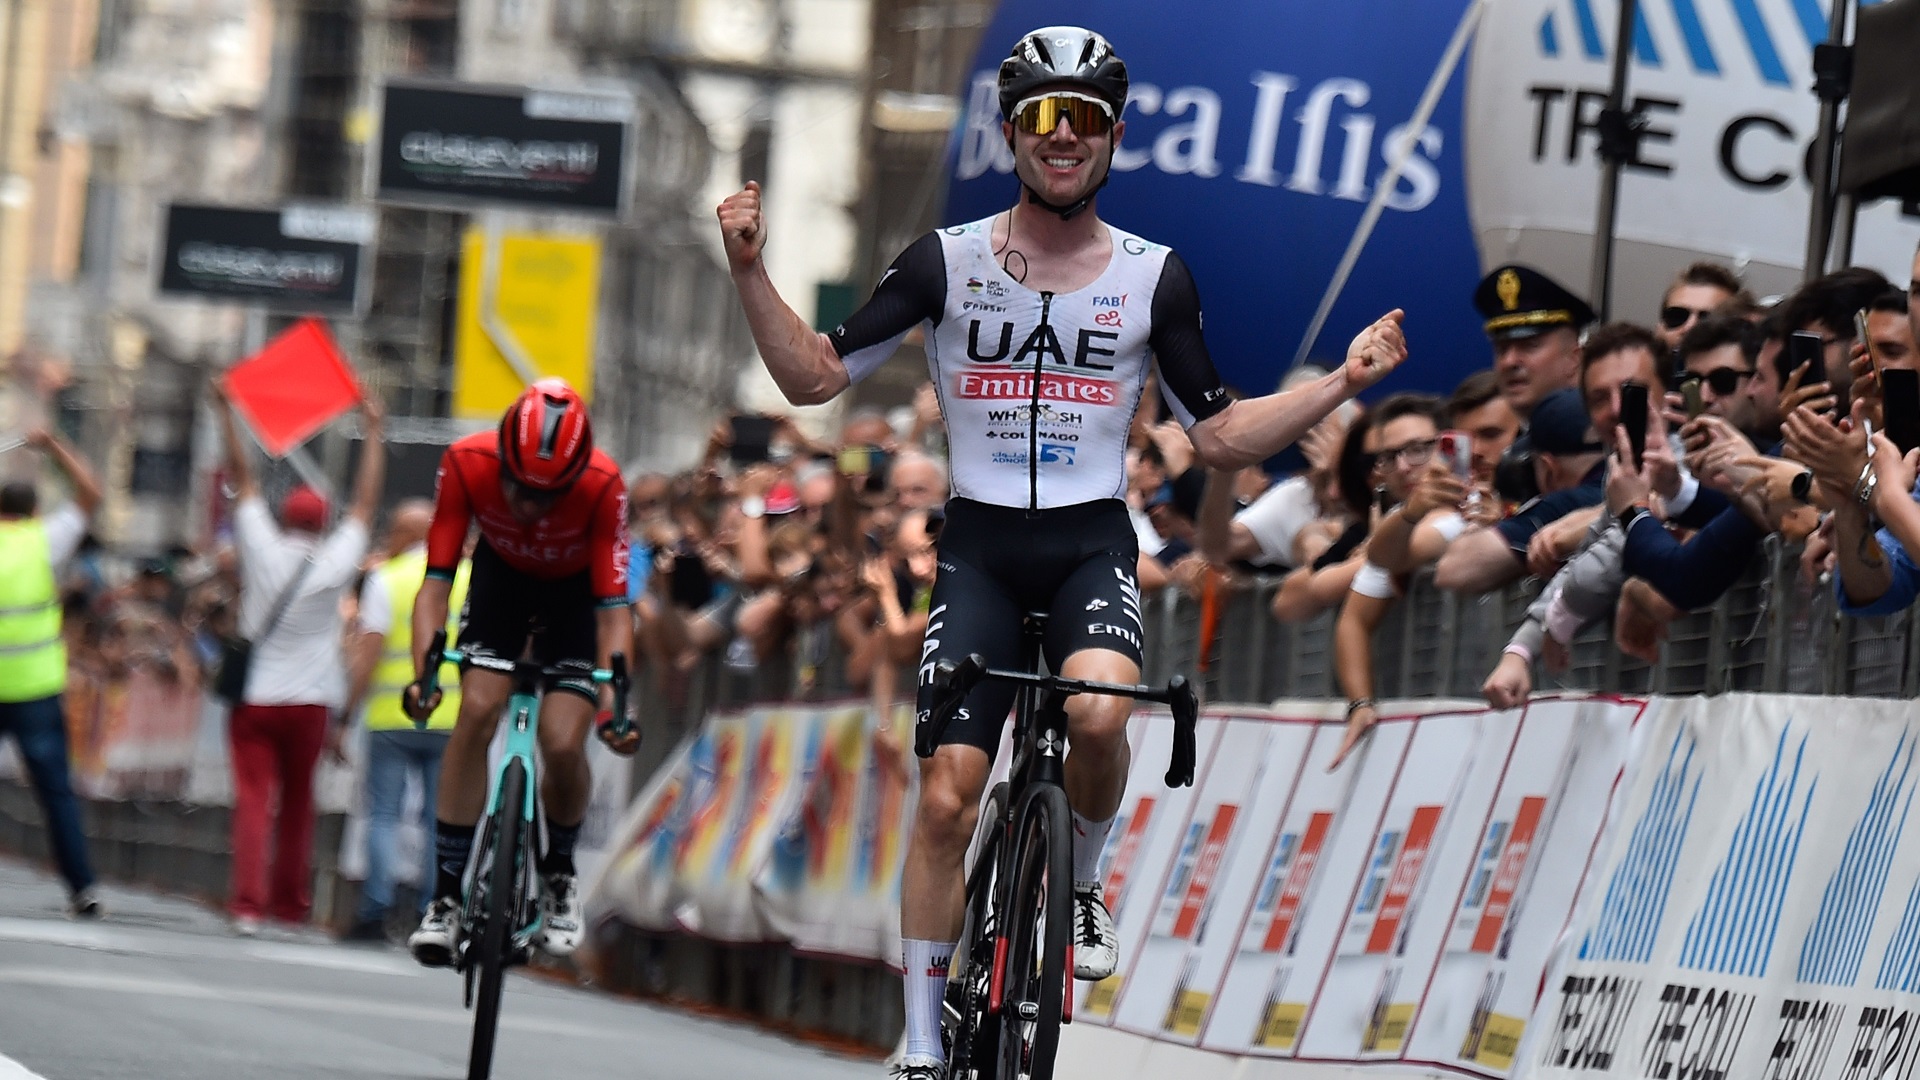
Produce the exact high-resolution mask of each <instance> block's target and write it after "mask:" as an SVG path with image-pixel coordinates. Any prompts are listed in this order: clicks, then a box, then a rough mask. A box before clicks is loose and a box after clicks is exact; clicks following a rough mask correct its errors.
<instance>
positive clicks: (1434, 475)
mask: <svg viewBox="0 0 1920 1080" xmlns="http://www.w3.org/2000/svg"><path fill="white" fill-rule="evenodd" d="M1466 500H1467V486H1466V485H1465V484H1464V483H1462V482H1461V481H1460V478H1459V477H1456V476H1454V475H1453V472H1452V470H1450V469H1448V468H1447V466H1446V463H1445V462H1440V461H1436V462H1434V463H1432V464H1431V465H1430V466H1428V468H1427V473H1426V475H1425V476H1423V477H1421V478H1420V483H1419V484H1418V485H1416V486H1415V487H1414V489H1413V492H1412V493H1411V494H1409V495H1408V496H1407V501H1406V502H1404V503H1402V504H1401V505H1400V506H1399V507H1398V508H1396V509H1395V510H1394V511H1393V512H1392V513H1390V514H1388V515H1387V516H1386V517H1384V518H1381V519H1380V524H1379V525H1378V526H1376V527H1375V528H1374V530H1373V535H1372V536H1369V537H1368V538H1367V558H1369V559H1371V560H1372V561H1373V564H1374V565H1375V566H1378V567H1379V568H1380V569H1382V570H1385V571H1386V572H1387V573H1389V574H1409V573H1412V572H1413V571H1415V570H1417V569H1419V568H1420V567H1422V566H1425V565H1426V564H1428V563H1430V562H1432V561H1433V560H1435V559H1437V558H1439V557H1440V556H1441V555H1442V554H1443V553H1445V551H1446V550H1447V543H1448V540H1447V536H1446V534H1444V533H1442V532H1441V531H1440V530H1439V529H1436V528H1434V527H1433V525H1432V524H1431V523H1429V522H1428V521H1427V519H1428V517H1429V516H1431V515H1432V514H1433V513H1434V512H1435V511H1438V510H1442V509H1444V508H1447V507H1455V506H1460V505H1462V504H1464V503H1465V502H1466Z"/></svg>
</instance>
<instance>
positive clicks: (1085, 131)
mask: <svg viewBox="0 0 1920 1080" xmlns="http://www.w3.org/2000/svg"><path fill="white" fill-rule="evenodd" d="M1012 119H1013V126H1014V127H1016V128H1019V129H1020V130H1021V131H1024V132H1026V133H1027V134H1029V135H1051V134H1053V129H1054V128H1057V127H1059V126H1060V121H1061V120H1065V121H1067V123H1069V124H1071V125H1072V126H1073V133H1074V134H1075V135H1105V134H1106V133H1107V132H1109V131H1112V130H1113V107H1112V106H1111V105H1108V104H1107V103H1106V102H1104V101H1101V100H1100V99H1099V98H1096V97H1088V96H1087V95H1085V94H1075V93H1072V92H1069V91H1062V92H1060V93H1054V94H1047V95H1045V96H1042V97H1030V98H1027V99H1026V100H1025V101H1022V102H1020V103H1019V104H1017V105H1015V106H1014V107H1013V117H1012Z"/></svg>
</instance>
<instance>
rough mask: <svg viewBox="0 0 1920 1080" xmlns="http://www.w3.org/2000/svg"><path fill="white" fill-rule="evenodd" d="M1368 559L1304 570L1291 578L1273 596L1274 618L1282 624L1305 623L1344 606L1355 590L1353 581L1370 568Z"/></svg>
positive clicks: (1289, 576)
mask: <svg viewBox="0 0 1920 1080" xmlns="http://www.w3.org/2000/svg"><path fill="white" fill-rule="evenodd" d="M1366 561H1367V559H1366V556H1365V555H1355V556H1353V557H1352V558H1350V559H1348V560H1346V561H1345V562H1340V563H1335V564H1334V565H1332V566H1326V567H1322V568H1320V569H1318V570H1314V569H1311V568H1302V569H1299V570H1295V571H1294V572H1293V573H1291V574H1288V575H1287V577H1286V580H1285V581H1283V582H1281V583H1280V591H1279V592H1276V593H1274V594H1273V617H1274V618H1276V619H1279V620H1280V621H1281V622H1305V621H1307V620H1308V619H1311V618H1313V617H1314V616H1316V615H1318V614H1320V613H1321V612H1323V611H1326V610H1328V609H1330V608H1332V607H1333V606H1334V605H1336V604H1338V603H1340V601H1341V600H1342V599H1344V598H1345V597H1346V595H1347V592H1348V591H1349V590H1350V589H1352V588H1353V579H1354V577H1355V576H1356V575H1357V574H1359V573H1360V568H1361V567H1362V566H1364V565H1366Z"/></svg>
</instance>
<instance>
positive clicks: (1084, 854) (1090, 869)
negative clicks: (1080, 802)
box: [1073, 810, 1113, 885]
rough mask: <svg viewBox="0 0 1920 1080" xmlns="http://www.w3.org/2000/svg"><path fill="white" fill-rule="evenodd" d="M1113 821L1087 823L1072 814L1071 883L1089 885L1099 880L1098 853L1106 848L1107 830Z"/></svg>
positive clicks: (1109, 819)
mask: <svg viewBox="0 0 1920 1080" xmlns="http://www.w3.org/2000/svg"><path fill="white" fill-rule="evenodd" d="M1111 828H1113V819H1112V818H1108V819H1107V820H1105V821H1088V820H1087V819H1086V818H1083V817H1081V816H1080V811H1078V810H1075V811H1074V812H1073V883H1074V884H1075V885H1089V884H1093V883H1095V882H1098V881H1099V880H1100V852H1101V851H1103V850H1105V849H1106V846H1107V830H1109V829H1111Z"/></svg>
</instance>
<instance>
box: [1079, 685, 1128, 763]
mask: <svg viewBox="0 0 1920 1080" xmlns="http://www.w3.org/2000/svg"><path fill="white" fill-rule="evenodd" d="M1073 706H1079V707H1078V708H1074V707H1073ZM1132 713H1133V708H1132V702H1130V701H1128V700H1126V699H1125V698H1113V697H1084V698H1076V699H1075V700H1074V701H1073V702H1071V703H1070V705H1069V708H1068V712H1067V740H1068V744H1069V745H1070V746H1071V747H1072V748H1073V749H1074V750H1078V751H1084V752H1090V753H1094V754H1099V755H1103V756H1111V755H1115V754H1118V753H1120V752H1121V750H1122V749H1123V748H1124V747H1125V746H1126V744H1127V719H1128V717H1129V716H1131V715H1132Z"/></svg>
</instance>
